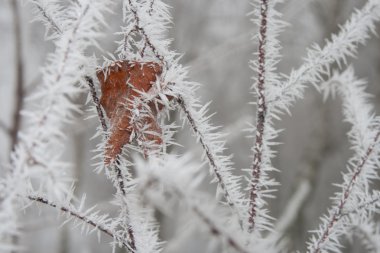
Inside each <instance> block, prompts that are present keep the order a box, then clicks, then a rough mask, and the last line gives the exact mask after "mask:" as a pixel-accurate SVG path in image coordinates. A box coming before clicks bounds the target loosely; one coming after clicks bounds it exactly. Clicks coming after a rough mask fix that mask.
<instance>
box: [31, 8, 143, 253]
mask: <svg viewBox="0 0 380 253" xmlns="http://www.w3.org/2000/svg"><path fill="white" fill-rule="evenodd" d="M75 2H76V3H77V4H78V5H79V6H80V4H79V2H77V1H75ZM34 4H35V5H36V6H37V8H38V10H39V11H40V12H41V14H42V16H43V17H44V18H45V19H46V20H47V21H48V22H49V23H50V25H51V26H52V27H53V28H54V30H55V31H56V32H57V33H58V34H59V35H62V29H61V28H60V27H59V26H58V24H57V22H55V21H54V18H53V17H50V16H49V15H48V14H47V13H46V12H45V10H44V9H43V8H42V7H41V6H40V5H39V4H38V3H37V2H34ZM85 80H86V82H87V84H88V86H89V88H90V93H91V97H92V101H93V103H94V105H95V107H96V111H97V114H98V118H99V121H100V124H101V126H102V129H103V135H104V136H105V137H106V135H107V132H108V126H107V123H106V119H105V116H104V113H103V110H102V108H101V105H100V101H99V97H98V95H97V92H96V88H95V85H94V80H93V79H92V77H90V76H85ZM117 163H118V164H119V162H118V161H117ZM114 170H115V172H116V181H117V182H116V183H117V187H118V191H120V193H121V195H122V196H123V197H125V196H126V192H125V183H124V178H123V174H122V171H121V169H120V168H119V167H118V166H114ZM124 205H125V206H124V207H125V210H126V214H125V216H129V212H128V210H129V209H128V206H127V203H125V202H124ZM125 218H126V219H129V217H125ZM127 226H128V231H127V232H128V236H129V239H130V242H128V243H129V244H130V246H129V247H130V248H131V249H132V251H133V252H135V251H136V243H135V236H134V232H133V229H132V227H131V226H130V224H128V225H127Z"/></svg>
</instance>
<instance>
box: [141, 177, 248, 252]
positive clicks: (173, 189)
mask: <svg viewBox="0 0 380 253" xmlns="http://www.w3.org/2000/svg"><path fill="white" fill-rule="evenodd" d="M157 184H162V185H164V186H165V183H164V182H162V180H161V179H160V178H158V177H155V176H153V175H150V176H149V179H147V181H146V182H145V184H143V185H142V186H141V189H140V191H141V194H142V195H144V196H146V197H148V196H147V194H146V191H147V190H153V189H151V188H153V186H155V185H157ZM167 186H168V188H170V191H169V192H168V194H173V195H174V196H175V197H176V198H177V199H178V200H180V201H184V202H185V203H186V205H187V206H188V207H189V208H190V210H191V211H192V212H193V213H194V215H195V216H196V217H198V219H199V220H200V221H201V222H202V223H203V224H204V225H205V226H206V227H208V228H209V230H210V233H211V234H212V235H213V236H216V237H219V238H222V239H223V240H224V241H225V242H226V243H227V245H228V246H230V247H231V248H233V249H234V250H236V251H237V252H239V253H248V252H249V251H248V250H247V249H245V247H244V245H241V243H240V242H238V241H237V240H236V239H235V238H234V237H233V236H231V235H230V234H228V232H226V231H225V230H224V229H223V228H222V227H220V226H219V225H218V223H217V222H215V221H214V219H213V217H211V216H210V215H209V214H207V213H206V212H205V211H203V210H202V209H201V208H200V207H199V206H198V205H195V204H193V203H192V202H191V200H189V197H188V196H186V194H185V193H184V192H183V191H182V190H181V189H180V188H178V187H177V186H175V185H167ZM148 198H149V197H148ZM150 202H151V203H152V204H153V203H154V201H150Z"/></svg>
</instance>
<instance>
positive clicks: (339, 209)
mask: <svg viewBox="0 0 380 253" xmlns="http://www.w3.org/2000/svg"><path fill="white" fill-rule="evenodd" d="M379 138H380V130H379V131H378V132H377V134H376V136H375V139H374V141H373V143H372V144H371V145H370V146H369V147H368V149H367V150H366V152H365V155H364V156H363V157H362V158H361V159H360V161H359V162H358V163H357V165H356V168H355V170H354V173H353V175H352V177H351V179H350V181H349V183H348V184H347V186H346V187H345V188H344V190H343V194H342V198H341V200H340V202H339V204H338V205H337V206H336V207H335V211H334V212H333V214H332V215H331V216H330V218H329V222H328V223H327V225H326V226H325V228H324V229H323V233H322V235H321V237H320V238H319V239H318V241H317V242H316V246H315V247H314V249H311V250H310V252H311V253H320V252H321V251H322V245H323V243H324V242H325V241H326V240H328V239H329V236H330V233H331V230H332V229H333V228H334V225H335V224H336V223H337V222H338V221H339V220H340V218H341V217H342V216H343V215H345V213H344V212H343V210H344V207H345V204H346V202H347V200H348V198H349V197H350V194H351V192H352V189H353V187H354V186H355V182H356V181H357V178H358V177H359V176H360V173H361V172H362V170H363V167H364V165H365V164H366V162H367V161H368V159H369V158H370V156H371V155H372V153H373V151H374V149H375V146H376V145H377V143H378V141H379Z"/></svg>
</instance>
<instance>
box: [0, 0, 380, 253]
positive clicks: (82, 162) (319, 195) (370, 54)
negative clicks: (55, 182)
mask: <svg viewBox="0 0 380 253" xmlns="http://www.w3.org/2000/svg"><path fill="white" fill-rule="evenodd" d="M10 2H11V1H10V0H1V1H0V34H1V35H0V38H1V39H0V45H1V46H0V57H1V63H0V108H1V110H0V111H1V113H0V122H2V124H3V125H5V126H1V128H0V162H1V163H4V162H7V161H8V159H9V152H10V143H11V136H10V135H9V134H8V133H7V131H6V128H7V127H10V126H11V125H12V119H13V114H14V108H15V101H16V98H15V76H16V75H17V72H16V69H15V49H16V41H15V36H14V17H13V14H12V13H13V12H12V7H11V3H10ZM20 2H23V1H20ZM25 2H27V1H25ZM166 2H167V3H168V4H169V5H171V6H172V7H173V8H172V10H171V11H172V15H173V21H174V22H173V26H172V28H171V29H170V34H169V37H171V38H173V39H174V42H173V44H172V49H173V50H175V51H177V52H179V53H183V54H184V57H183V58H182V63H183V64H184V65H187V66H190V67H191V69H190V78H191V80H193V81H197V82H199V83H201V84H202V87H201V89H200V90H199V96H200V97H201V99H202V101H204V102H207V101H210V100H212V101H213V103H212V104H211V106H210V108H211V112H217V114H216V115H215V116H214V117H213V122H214V123H215V124H216V125H221V126H223V131H224V132H226V133H228V134H229V135H228V137H227V142H228V145H227V146H228V148H229V152H230V153H233V154H234V158H233V161H234V162H235V165H236V166H235V167H236V168H237V169H238V171H236V173H237V174H238V173H242V172H241V171H240V170H241V169H243V168H248V167H249V166H250V164H251V160H252V158H251V156H252V152H251V146H252V143H253V142H252V139H248V138H246V137H245V136H246V135H247V134H246V133H244V132H243V130H244V129H245V128H247V123H249V122H251V123H252V122H254V115H255V109H254V107H253V106H250V105H249V104H248V103H249V102H251V101H252V100H253V97H252V95H251V94H250V93H249V92H248V91H249V88H250V86H251V85H252V80H251V76H252V74H253V72H252V70H251V69H250V68H249V66H248V61H249V60H250V59H253V55H252V53H253V52H255V51H256V50H257V45H256V44H255V43H254V42H253V41H252V40H251V37H252V35H253V34H254V33H255V32H256V30H257V28H256V27H255V26H254V25H253V24H252V22H250V20H249V19H250V17H249V16H247V13H249V12H250V11H251V5H250V2H249V1H248V0H238V1H232V0H207V1H204V0H192V1H188V0H171V1H166ZM284 2H285V3H284V4H282V5H280V6H279V10H280V11H281V12H282V13H283V20H284V21H286V22H288V23H289V27H288V28H287V29H286V30H285V31H284V32H283V33H282V35H281V37H280V40H281V42H282V46H283V50H282V55H283V58H282V61H281V63H280V65H279V70H280V71H281V72H282V73H286V74H289V73H290V71H291V69H292V68H297V67H298V66H300V64H301V63H302V58H303V57H304V55H305V52H306V48H307V47H308V46H309V45H311V44H312V43H318V44H319V45H323V44H324V39H325V38H326V37H329V35H330V34H331V33H333V32H336V31H338V24H343V22H344V21H345V20H346V19H347V18H348V17H349V16H350V13H352V11H353V10H354V8H360V7H361V6H362V5H363V3H364V2H365V1H364V0H302V1H300V0H287V1H284ZM19 6H20V15H19V17H20V22H21V23H20V24H21V29H22V37H21V47H22V51H21V52H22V59H23V60H22V63H23V67H24V70H23V72H24V91H25V94H26V95H27V94H30V93H31V92H32V91H33V89H34V88H35V86H36V85H38V83H39V81H40V73H39V69H40V68H41V66H44V63H45V57H46V55H47V53H49V52H52V50H53V49H54V48H53V46H52V43H51V42H45V41H44V34H45V28H44V26H43V25H42V24H41V23H39V22H31V21H32V20H33V18H34V13H33V12H32V11H31V10H32V8H31V6H30V5H29V4H25V3H22V4H21V5H19ZM113 10H114V13H113V14H110V15H108V17H107V20H108V23H109V27H107V28H105V29H104V33H105V34H106V36H104V37H103V38H102V39H101V40H100V44H101V46H102V47H103V49H104V51H109V52H114V50H115V49H116V44H115V43H114V40H115V39H116V38H117V37H115V36H114V35H113V33H115V32H118V31H119V30H118V29H119V27H120V25H121V11H120V10H121V9H120V4H119V6H115V8H113ZM377 31H378V33H379V32H380V26H378V29H377ZM379 34H380V33H379ZM94 52H95V54H96V55H97V57H98V58H99V59H101V56H102V54H103V53H104V52H101V51H99V50H95V51H94ZM92 53H93V52H89V54H92ZM349 61H350V62H352V63H353V65H354V67H355V70H356V73H357V75H358V76H359V77H360V78H365V79H366V80H368V83H369V86H368V91H369V92H370V93H371V94H373V97H372V100H371V101H372V102H373V104H374V105H375V106H376V108H377V111H380V108H379V106H380V89H379V87H380V83H379V80H380V78H379V76H380V40H379V38H373V39H371V40H370V41H369V42H368V44H367V45H366V46H361V47H360V49H359V54H358V56H357V58H356V59H350V60H349ZM84 101H85V96H83V97H82V98H80V99H78V103H82V104H83V103H84ZM24 106H27V103H26V104H25V105H24ZM83 108H84V109H85V108H86V107H85V106H83ZM84 118H85V114H84V115H78V120H77V121H76V123H75V124H76V125H75V126H74V127H70V128H69V129H67V133H68V136H67V143H66V147H67V153H66V154H65V160H67V161H70V162H72V163H73V164H74V165H75V166H74V167H75V168H76V169H75V170H74V171H72V175H73V177H75V178H76V179H77V186H76V192H77V193H78V195H79V194H81V193H84V192H86V193H87V196H88V199H87V200H88V201H87V204H88V205H89V206H90V205H92V204H98V206H99V207H100V208H101V209H102V210H104V211H109V212H114V211H115V210H113V206H112V205H110V204H109V201H110V200H111V199H112V194H113V191H114V189H113V187H112V185H111V184H110V183H109V182H108V181H107V180H106V179H105V177H104V175H103V174H100V175H98V174H96V173H94V172H93V168H92V167H91V160H90V159H91V156H92V154H91V150H92V149H93V148H94V146H95V144H96V142H97V140H89V139H90V138H91V137H92V135H93V134H94V131H95V127H96V125H97V121H96V120H95V119H94V120H84ZM22 127H27V125H24V124H23V125H22ZM276 127H277V128H282V129H284V131H283V132H282V133H281V134H280V137H279V140H278V141H279V142H281V143H283V144H282V145H280V146H277V147H276V149H277V151H278V156H277V157H276V159H275V160H274V161H273V163H274V165H275V167H276V168H278V169H279V170H280V172H279V173H275V174H274V175H273V176H274V177H276V178H277V180H278V181H279V182H280V183H281V186H280V187H279V189H280V190H279V191H278V192H277V193H276V196H277V198H276V200H273V201H271V202H270V210H271V215H272V216H273V217H276V218H278V217H280V216H281V214H282V210H284V208H285V207H286V206H287V204H288V202H289V199H290V198H291V197H292V195H293V193H294V192H295V191H296V189H297V187H298V185H299V183H300V182H303V181H305V180H306V181H308V182H310V183H311V185H312V190H311V192H310V193H309V194H308V195H307V197H306V201H305V202H304V204H303V206H302V208H301V209H300V210H299V212H298V213H297V219H296V221H295V222H294V224H293V225H292V226H291V227H290V228H289V229H288V230H287V231H286V232H285V233H286V236H287V237H288V238H289V247H290V250H301V251H303V250H304V249H305V241H306V240H307V238H308V236H309V235H310V234H309V233H308V231H309V230H311V229H315V228H317V225H318V224H319V219H318V217H319V216H321V215H322V214H323V213H324V212H325V211H326V208H327V207H328V206H329V204H330V200H329V197H330V196H331V195H332V193H333V192H334V191H335V190H336V188H335V187H333V186H332V183H335V182H341V176H340V175H341V174H340V173H341V171H342V170H344V169H345V164H346V161H347V159H348V158H349V157H350V156H351V151H350V149H349V144H348V142H347V138H346V133H347V131H348V130H349V125H348V124H346V123H342V113H341V101H340V100H339V99H335V100H332V99H328V100H327V101H326V102H323V100H322V96H321V95H320V94H319V93H318V92H317V91H315V89H314V88H312V87H311V88H309V89H308V90H307V92H306V95H305V98H304V99H303V100H302V101H298V103H297V104H296V106H295V107H293V108H292V116H288V115H285V116H284V117H283V120H282V121H281V122H276ZM190 133H191V132H190V130H189V128H188V127H185V128H184V129H182V130H181V131H180V133H179V134H178V135H177V138H178V141H179V142H180V143H182V144H183V145H184V148H181V149H178V150H177V151H176V152H184V150H194V152H198V153H199V154H200V153H201V152H202V151H201V150H200V149H199V147H198V145H196V143H195V142H194V140H193V138H192V137H191V134H190ZM195 157H198V156H195ZM214 187H215V186H209V185H205V189H208V190H209V191H210V192H211V193H212V191H213V189H214ZM39 210H42V213H43V215H38V213H39ZM157 217H158V219H159V220H160V222H161V223H162V230H161V236H162V238H163V239H164V240H170V238H172V237H173V236H176V234H177V230H176V228H175V224H176V219H175V218H165V217H163V216H162V215H160V214H157ZM21 219H22V220H23V221H24V222H23V226H22V230H23V231H24V235H23V237H22V238H21V242H20V244H21V245H24V246H25V247H26V248H25V249H26V252H30V253H32V252H33V253H34V252H38V253H45V252H46V253H48V252H49V253H52V252H57V253H68V252H81V253H85V252H110V248H109V246H108V245H107V244H106V243H105V242H107V239H108V238H104V240H103V239H102V241H101V242H102V243H101V244H98V242H97V238H96V236H95V235H93V236H88V237H86V236H81V234H80V230H75V229H72V228H71V226H70V225H65V226H64V227H60V228H58V227H59V225H60V224H61V221H62V220H59V219H58V220H57V214H56V212H52V210H50V209H45V208H41V209H38V208H36V207H35V206H34V207H32V208H29V209H28V210H27V212H25V213H22V214H21ZM0 225H1V224H0ZM209 240H210V238H209V236H208V235H207V233H196V234H190V235H187V237H186V239H185V240H184V246H183V247H181V251H177V250H176V249H170V248H173V247H168V249H167V250H165V251H164V252H203V250H202V249H204V247H203V246H202V245H205V244H206V243H207V241H209ZM352 245H356V246H355V247H354V246H352ZM358 245H359V246H358ZM174 248H175V247H174ZM345 251H346V252H360V244H358V243H347V248H346V250H345Z"/></svg>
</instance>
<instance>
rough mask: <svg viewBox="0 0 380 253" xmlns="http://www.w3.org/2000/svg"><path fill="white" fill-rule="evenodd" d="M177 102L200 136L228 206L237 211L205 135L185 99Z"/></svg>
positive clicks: (180, 97)
mask: <svg viewBox="0 0 380 253" xmlns="http://www.w3.org/2000/svg"><path fill="white" fill-rule="evenodd" d="M177 101H178V104H179V106H180V107H181V109H182V111H183V112H184V113H185V115H186V118H187V120H188V121H189V124H190V126H191V128H192V129H193V131H194V133H195V134H196V135H197V136H199V142H200V144H201V146H202V148H203V149H204V151H205V153H206V157H207V159H208V161H209V163H210V165H211V167H212V169H213V171H214V174H215V176H216V179H217V180H218V183H219V185H220V188H221V189H222V191H223V193H224V196H225V198H226V200H227V202H228V205H229V206H230V207H231V208H232V209H235V204H234V202H233V199H232V198H231V196H230V194H229V192H228V190H227V187H226V183H225V182H224V179H223V177H222V175H221V174H220V173H219V171H220V168H218V166H217V165H216V163H215V157H214V155H213V153H212V152H211V150H210V148H209V146H208V145H207V144H206V143H205V141H204V138H203V135H202V133H201V132H200V131H199V129H198V126H197V124H196V122H195V120H194V118H193V116H192V115H191V113H190V111H189V110H188V109H187V105H186V103H185V101H184V99H183V98H182V96H179V97H178V100H177Z"/></svg>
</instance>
